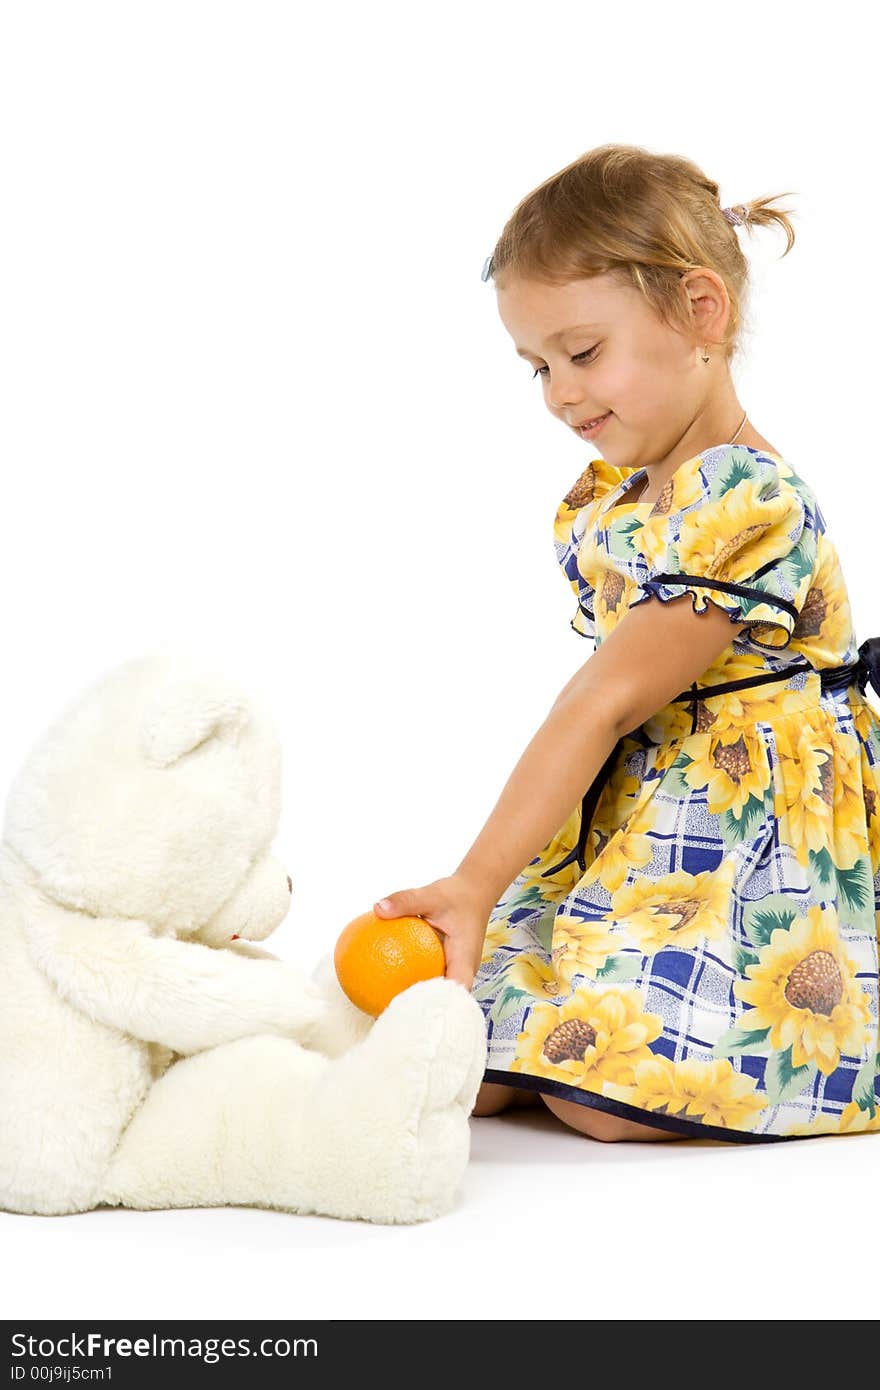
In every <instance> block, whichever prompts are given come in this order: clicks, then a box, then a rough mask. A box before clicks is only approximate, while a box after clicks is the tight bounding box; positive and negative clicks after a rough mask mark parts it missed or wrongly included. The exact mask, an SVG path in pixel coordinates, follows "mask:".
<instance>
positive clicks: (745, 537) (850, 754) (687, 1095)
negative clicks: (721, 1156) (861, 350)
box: [472, 444, 880, 1142]
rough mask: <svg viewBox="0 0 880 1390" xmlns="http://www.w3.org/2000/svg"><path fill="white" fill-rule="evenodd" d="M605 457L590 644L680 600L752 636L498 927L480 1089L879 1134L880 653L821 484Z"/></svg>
mask: <svg viewBox="0 0 880 1390" xmlns="http://www.w3.org/2000/svg"><path fill="white" fill-rule="evenodd" d="M643 473H644V470H643V469H637V470H632V469H620V468H617V467H615V466H613V465H611V464H610V463H608V462H607V461H606V460H604V459H602V458H597V459H594V460H593V461H592V462H591V463H590V464H589V465H588V466H587V467H586V468H585V469H584V471H583V472H582V473H581V475H580V477H579V478H578V479H577V481H576V482H575V484H574V486H573V487H572V488H571V490H570V491H569V492H568V494H567V495H566V496H565V498H563V500H562V502H561V503H560V505H559V508H558V509H557V512H556V516H555V522H554V541H555V546H556V552H557V557H558V560H559V563H560V564H561V566H562V569H563V573H564V574H565V577H566V578H567V580H568V581H569V583H570V585H571V587H572V589H573V591H574V593H575V594H576V596H577V611H576V613H575V616H574V618H573V620H572V624H571V625H572V627H573V628H574V629H575V631H576V632H577V633H579V634H580V635H581V636H584V637H592V638H593V639H594V647H597V646H598V645H599V644H600V642H601V641H602V640H603V638H605V637H606V636H607V635H608V634H609V633H610V632H611V631H612V630H613V629H614V627H615V625H616V624H617V623H618V622H619V621H620V619H621V618H622V617H623V616H624V614H625V613H626V612H627V611H628V609H629V608H631V607H633V606H635V605H636V604H640V603H657V602H660V603H666V602H667V601H669V600H670V599H674V598H677V597H679V596H681V595H682V594H685V593H687V594H689V595H690V598H691V602H692V605H693V608H694V611H695V612H698V613H700V612H705V611H706V606H707V604H708V603H713V604H715V605H717V606H718V607H720V608H722V609H724V611H725V612H726V613H727V614H728V616H729V617H730V620H731V623H732V624H734V623H741V622H746V623H748V627H747V628H745V629H744V631H743V633H742V635H741V636H738V637H736V636H735V637H734V638H733V639H732V640H731V642H730V645H729V646H728V647H726V648H725V650H724V652H723V653H722V654H721V656H720V657H719V658H718V659H717V661H716V662H715V663H714V664H713V665H712V666H711V668H710V669H709V670H707V671H706V672H704V674H703V675H702V677H701V678H700V680H699V681H698V682H696V683H695V684H694V686H693V687H691V689H690V690H688V691H683V692H682V693H681V694H680V695H679V696H677V697H676V698H675V699H674V700H672V701H670V703H669V704H668V705H666V706H665V707H664V708H662V709H660V710H658V711H657V712H656V714H654V715H653V716H652V717H651V718H650V719H648V720H646V721H645V723H644V724H642V725H640V726H639V727H638V728H637V729H635V730H634V731H633V732H631V733H629V734H627V735H626V736H625V737H623V738H622V739H620V740H619V741H618V743H617V745H616V747H615V748H614V749H613V751H612V753H611V755H610V756H609V758H608V760H607V761H606V764H605V766H604V768H603V769H602V771H601V772H600V774H599V776H598V777H597V778H596V779H595V780H594V782H593V784H592V785H591V787H590V788H588V790H587V792H586V793H585V795H584V798H583V801H582V803H581V804H580V805H579V806H576V807H575V808H574V809H573V811H572V813H571V815H570V817H569V818H568V820H567V821H566V822H565V824H564V825H563V826H561V827H560V829H559V830H558V832H557V833H556V835H554V837H553V839H552V840H551V841H550V843H549V844H548V845H546V846H545V847H544V849H542V850H541V852H540V853H539V854H538V855H537V856H536V858H535V859H533V860H532V862H531V863H530V864H529V865H528V866H527V867H526V868H525V869H524V870H523V871H522V872H521V873H520V874H519V875H518V876H517V878H516V879H515V880H514V881H513V883H511V884H510V885H509V887H508V888H507V889H506V890H505V892H504V894H503V895H502V897H501V900H500V901H499V902H498V903H497V904H496V905H495V907H494V908H493V910H492V913H491V915H490V919H489V924H488V930H487V933H486V938H485V943H484V950H483V959H482V963H481V965H480V968H479V970H478V972H477V975H476V977H475V979H474V983H473V986H472V993H473V995H474V997H475V998H476V999H477V1000H478V1001H479V1003H480V1005H481V1007H482V1009H483V1011H484V1014H485V1017H486V1021H487V1031H488V1064H487V1068H486V1072H485V1076H484V1080H485V1081H489V1082H495V1083H500V1084H503V1085H510V1086H515V1087H520V1088H530V1089H532V1090H535V1091H539V1092H544V1093H546V1094H549V1095H553V1096H558V1097H561V1098H563V1099H565V1100H570V1101H578V1102H580V1103H582V1104H584V1105H589V1106H593V1107H595V1108H597V1109H599V1110H604V1111H610V1112H611V1113H613V1114H616V1115H620V1116H623V1117H625V1118H627V1119H630V1120H635V1121H637V1122H641V1123H643V1124H648V1125H651V1126H653V1127H655V1128H662V1129H668V1130H670V1131H675V1132H678V1133H683V1134H686V1135H691V1136H701V1137H703V1138H709V1139H720V1140H725V1141H728V1142H730V1141H733V1142H762V1141H773V1140H778V1139H789V1138H793V1137H795V1136H798V1137H803V1136H812V1135H819V1134H842V1133H850V1132H853V1131H860V1130H862V1131H863V1130H877V1129H878V1128H880V1107H878V1096H880V1081H878V941H877V935H878V934H877V924H878V921H880V916H878V908H880V798H878V792H880V716H878V714H877V712H876V711H875V709H874V707H873V706H872V705H871V704H870V703H868V701H867V700H866V698H865V695H864V691H865V688H866V684H867V680H868V679H870V680H871V684H872V686H873V687H874V688H875V689H876V690H880V638H870V639H869V640H868V641H866V642H863V643H862V645H861V647H860V648H857V647H856V642H855V637H854V634H853V628H852V621H851V615H850V607H849V601H848V598H847V592H846V587H845V584H844V580H843V575H842V573H841V568H840V563H839V560H838V556H837V552H836V550H835V547H834V543H833V542H832V541H831V540H830V539H829V537H828V535H827V532H826V527H825V522H824V519H823V517H822V514H821V512H820V510H819V507H818V505H817V502H816V499H815V496H814V495H813V492H812V491H811V489H810V488H809V486H808V485H807V484H806V483H805V482H803V481H802V480H801V478H800V477H799V476H798V475H797V474H796V473H795V472H794V471H793V470H792V468H791V467H790V466H789V465H788V464H787V463H786V462H785V461H784V460H783V459H782V458H781V457H780V456H779V455H777V454H775V453H769V452H766V451H761V450H758V449H754V448H750V447H748V446H746V445H740V444H724V445H719V446H717V447H714V448H711V449H707V450H705V451H704V452H703V453H701V454H698V455H697V456H696V457H694V458H692V459H690V460H688V461H687V462H685V463H682V464H681V465H680V466H679V467H678V468H677V469H676V471H675V473H674V475H673V476H672V478H671V479H670V480H669V481H668V482H667V484H666V486H665V488H664V489H663V492H662V494H661V495H660V496H659V497H658V498H657V499H656V501H654V502H645V503H640V502H627V493H628V492H629V491H630V490H631V489H632V487H633V486H634V485H635V484H637V483H638V482H639V480H640V479H641V477H642V476H643Z"/></svg>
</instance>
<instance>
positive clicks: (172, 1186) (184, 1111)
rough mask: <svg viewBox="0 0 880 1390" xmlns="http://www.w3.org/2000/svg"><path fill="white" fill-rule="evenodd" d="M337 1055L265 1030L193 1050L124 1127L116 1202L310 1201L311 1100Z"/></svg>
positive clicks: (114, 1166)
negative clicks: (307, 1122)
mask: <svg viewBox="0 0 880 1390" xmlns="http://www.w3.org/2000/svg"><path fill="white" fill-rule="evenodd" d="M331 1065H332V1064H331V1063H330V1062H329V1061H328V1059H327V1058H325V1057H322V1056H320V1054H319V1053H317V1052H311V1051H307V1050H306V1049H305V1048H303V1047H301V1046H300V1045H299V1044H298V1043H296V1042H293V1041H292V1040H291V1039H288V1038H281V1037H278V1036H277V1035H273V1034H262V1033H261V1034H258V1035H255V1036H251V1037H247V1038H239V1039H238V1040H237V1041H235V1042H231V1043H225V1044H223V1045H221V1046H218V1047H213V1048H209V1049H207V1050H206V1051H204V1052H198V1053H195V1054H194V1055H193V1056H190V1057H183V1058H181V1059H180V1060H179V1061H177V1062H175V1064H174V1065H173V1066H172V1067H171V1068H170V1069H169V1070H168V1071H167V1072H166V1073H165V1074H164V1076H162V1077H161V1078H160V1079H159V1080H158V1081H156V1082H155V1083H154V1085H153V1087H152V1088H151V1090H150V1092H149V1093H148V1095H147V1097H146V1098H145V1100H144V1102H143V1104H142V1105H141V1107H140V1109H139V1110H138V1111H137V1112H136V1114H135V1116H134V1118H133V1119H132V1120H131V1122H130V1124H129V1125H128V1127H127V1128H126V1130H125V1132H124V1133H123V1135H122V1137H121V1139H120V1141H119V1144H118V1146H117V1149H116V1152H115V1154H114V1155H113V1158H112V1159H111V1161H110V1163H109V1165H108V1168H107V1171H106V1174H105V1176H104V1180H103V1183H102V1184H101V1190H100V1201H101V1203H102V1204H104V1205H108V1206H124V1207H134V1208H136V1209H138V1210H141V1211H146V1210H155V1209H159V1208H165V1207H207V1206H238V1205H241V1206H267V1207H276V1208H283V1209H286V1208H289V1209H290V1210H293V1211H298V1210H300V1209H301V1208H300V1205H299V1203H300V1199H301V1197H302V1193H303V1191H304V1189H302V1188H301V1187H298V1185H297V1183H298V1177H297V1174H298V1170H299V1169H301V1168H302V1159H301V1155H300V1152H299V1150H300V1145H301V1142H302V1126H303V1114H304V1109H305V1100H306V1097H307V1095H308V1092H309V1089H310V1087H311V1086H312V1085H313V1084H315V1083H316V1082H318V1081H319V1078H320V1075H321V1073H322V1072H323V1071H324V1070H326V1068H328V1067H329V1066H331Z"/></svg>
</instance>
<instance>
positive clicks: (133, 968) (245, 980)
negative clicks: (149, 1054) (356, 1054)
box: [27, 911, 327, 1056]
mask: <svg viewBox="0 0 880 1390" xmlns="http://www.w3.org/2000/svg"><path fill="white" fill-rule="evenodd" d="M27 934H28V938H29V941H30V945H31V952H32V954H33V956H34V958H35V960H36V962H37V964H38V965H39V966H40V967H41V968H42V969H43V971H44V972H45V973H46V974H47V975H48V976H49V978H50V979H52V981H53V982H54V984H55V986H56V987H57V988H58V990H59V991H60V993H61V994H62V995H63V996H64V997H65V998H66V999H68V1000H69V1002H70V1003H72V1004H73V1005H74V1006H75V1007H77V1008H79V1009H81V1010H82V1011H83V1012H85V1013H87V1014H88V1015H89V1016H90V1017H92V1018H94V1019H97V1020H98V1021H99V1022H101V1023H104V1024H106V1025H107V1026H109V1027H112V1028H116V1029H118V1030H119V1031H120V1032H123V1033H128V1034H130V1035H131V1036H133V1037H136V1038H139V1039H141V1040H142V1041H144V1042H149V1043H159V1044H161V1045H162V1046H164V1047H167V1048H170V1049H171V1050H172V1051H173V1052H176V1053H178V1054H180V1055H181V1056H186V1055H188V1054H192V1053H195V1052H201V1051H204V1050H205V1049H206V1048H210V1047H216V1046H218V1045H219V1044H221V1043H226V1042H234V1041H235V1040H236V1039H238V1038H243V1037H249V1036H251V1035H253V1034H256V1033H276V1034H280V1035H282V1036H285V1037H290V1038H295V1039H297V1040H298V1041H300V1042H302V1043H304V1044H306V1045H308V1042H309V1040H310V1038H311V1035H312V1033H313V1032H314V1031H315V1028H316V1027H317V1026H318V1025H319V1024H320V1023H321V1021H322V1019H323V1016H324V1013H325V1012H326V1009H327V1005H326V1003H325V1002H324V1000H323V998H322V996H321V994H320V991H319V990H318V989H317V988H316V986H315V985H314V984H312V982H311V981H310V980H309V979H308V977H307V976H306V975H305V973H304V972H303V971H301V970H299V969H298V968H297V967H296V966H293V965H290V964H287V963H285V962H283V961H276V960H253V959H248V958H247V957H241V956H238V955H233V954H232V953H231V952H228V951H217V950H213V949H212V948H211V947H209V946H203V945H200V944H198V943H195V942H187V941H179V940H177V939H176V938H175V937H155V936H153V935H152V933H151V931H150V928H149V927H148V925H147V924H146V923H144V922H134V921H131V920H112V919H100V918H93V917H87V916H84V915H82V914H74V913H64V912H63V911H59V912H58V913H57V914H56V915H55V919H54V920H51V919H47V918H44V919H43V920H42V921H31V922H30V923H29V924H28V930H27Z"/></svg>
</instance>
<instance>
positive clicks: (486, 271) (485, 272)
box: [480, 256, 492, 280]
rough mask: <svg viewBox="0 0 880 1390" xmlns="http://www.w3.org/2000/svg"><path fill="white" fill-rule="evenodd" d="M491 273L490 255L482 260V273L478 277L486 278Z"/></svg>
mask: <svg viewBox="0 0 880 1390" xmlns="http://www.w3.org/2000/svg"><path fill="white" fill-rule="evenodd" d="M491 274H492V257H491V256H487V257H486V259H485V260H484V261H483V273H482V275H481V276H480V279H481V280H488V278H489V276H490V275H491Z"/></svg>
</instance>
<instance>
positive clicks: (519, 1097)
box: [471, 1081, 541, 1116]
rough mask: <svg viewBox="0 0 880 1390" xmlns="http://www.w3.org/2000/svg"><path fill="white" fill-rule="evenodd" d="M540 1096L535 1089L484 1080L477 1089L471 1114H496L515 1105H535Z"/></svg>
mask: <svg viewBox="0 0 880 1390" xmlns="http://www.w3.org/2000/svg"><path fill="white" fill-rule="evenodd" d="M540 1099H541V1097H540V1096H539V1095H538V1092H537V1091H526V1090H521V1089H520V1088H519V1087H517V1086H499V1085H497V1084H496V1083H495V1082H493V1081H484V1082H483V1084H482V1086H481V1087H480V1089H479V1091H478V1092H477V1099H476V1101H475V1103H474V1108H473V1110H472V1111H471V1114H472V1115H476V1116H480V1115H498V1114H499V1113H500V1112H501V1111H502V1110H510V1109H511V1108H512V1107H513V1106H516V1105H537V1104H538V1103H539V1101H540Z"/></svg>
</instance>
